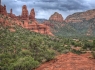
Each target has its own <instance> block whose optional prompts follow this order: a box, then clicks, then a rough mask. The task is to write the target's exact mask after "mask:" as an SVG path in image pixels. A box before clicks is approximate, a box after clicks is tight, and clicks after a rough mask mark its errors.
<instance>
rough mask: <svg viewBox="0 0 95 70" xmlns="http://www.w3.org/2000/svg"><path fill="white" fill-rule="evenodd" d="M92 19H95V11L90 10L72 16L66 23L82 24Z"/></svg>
mask: <svg viewBox="0 0 95 70" xmlns="http://www.w3.org/2000/svg"><path fill="white" fill-rule="evenodd" d="M92 18H95V9H93V10H88V11H86V12H79V13H74V14H72V15H69V16H68V17H67V18H66V20H65V21H66V22H67V23H78V22H79V23H80V22H83V21H87V20H90V19H92Z"/></svg>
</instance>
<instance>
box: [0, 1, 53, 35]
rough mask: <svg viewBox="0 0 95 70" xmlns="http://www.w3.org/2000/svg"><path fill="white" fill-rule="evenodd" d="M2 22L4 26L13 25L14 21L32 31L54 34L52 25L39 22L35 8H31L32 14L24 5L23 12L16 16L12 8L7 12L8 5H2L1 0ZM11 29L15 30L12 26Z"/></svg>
mask: <svg viewBox="0 0 95 70" xmlns="http://www.w3.org/2000/svg"><path fill="white" fill-rule="evenodd" d="M0 14H2V15H0V16H1V17H0V23H1V24H3V25H4V26H13V25H12V23H15V24H17V25H20V26H22V27H23V28H26V29H29V30H30V31H34V32H38V33H41V34H48V35H52V36H53V34H52V33H51V31H50V27H49V26H48V25H45V24H39V23H38V22H37V21H36V19H35V11H34V8H33V9H32V10H31V12H30V15H28V10H27V6H26V5H23V6H22V14H21V15H19V16H15V14H13V13H12V9H10V13H7V12H6V6H5V5H4V7H3V6H2V5H1V0H0ZM7 15H8V16H7ZM10 20H11V21H10ZM10 31H14V30H13V29H12V28H10Z"/></svg>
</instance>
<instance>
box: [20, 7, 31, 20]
mask: <svg viewBox="0 0 95 70" xmlns="http://www.w3.org/2000/svg"><path fill="white" fill-rule="evenodd" d="M28 18H29V16H28V10H27V6H26V5H23V7H22V14H21V19H23V20H27V19H28Z"/></svg>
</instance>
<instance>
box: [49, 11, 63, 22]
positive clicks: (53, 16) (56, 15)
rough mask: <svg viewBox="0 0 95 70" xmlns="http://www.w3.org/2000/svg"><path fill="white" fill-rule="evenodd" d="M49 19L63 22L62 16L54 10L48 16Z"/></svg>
mask: <svg viewBox="0 0 95 70" xmlns="http://www.w3.org/2000/svg"><path fill="white" fill-rule="evenodd" d="M49 20H53V21H58V22H63V17H62V15H61V14H59V13H57V12H55V13H54V14H53V15H51V16H50V18H49Z"/></svg>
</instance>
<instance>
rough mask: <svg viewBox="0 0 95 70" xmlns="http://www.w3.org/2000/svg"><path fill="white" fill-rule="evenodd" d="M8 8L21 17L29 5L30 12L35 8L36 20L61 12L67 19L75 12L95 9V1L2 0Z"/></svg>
mask: <svg viewBox="0 0 95 70" xmlns="http://www.w3.org/2000/svg"><path fill="white" fill-rule="evenodd" d="M2 4H3V5H4V4H5V5H6V6H7V10H8V12H9V11H10V9H11V8H12V9H13V13H14V14H16V15H21V11H22V6H23V5H27V8H28V10H29V11H30V10H31V9H32V8H35V12H36V18H46V19H48V18H49V17H50V15H51V14H53V13H54V12H59V13H60V14H62V15H63V17H64V18H66V17H67V16H68V15H70V14H72V13H74V12H81V11H85V10H89V9H94V8H95V1H92V0H2Z"/></svg>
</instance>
